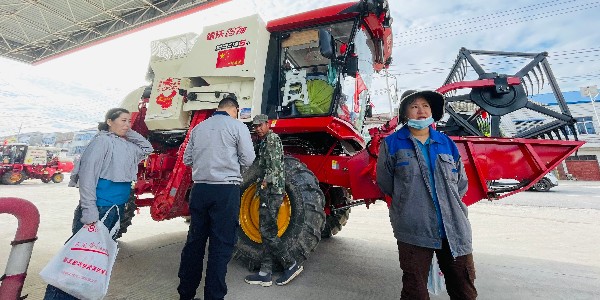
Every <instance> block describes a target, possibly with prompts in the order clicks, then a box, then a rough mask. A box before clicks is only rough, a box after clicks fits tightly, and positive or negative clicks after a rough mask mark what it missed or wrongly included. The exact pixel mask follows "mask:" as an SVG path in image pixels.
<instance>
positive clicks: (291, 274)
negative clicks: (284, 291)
mask: <svg viewBox="0 0 600 300" xmlns="http://www.w3.org/2000/svg"><path fill="white" fill-rule="evenodd" d="M302 270H304V267H303V266H300V265H298V264H294V265H293V266H292V267H291V268H289V269H286V270H285V271H283V275H281V277H279V278H277V280H275V283H277V285H286V284H288V283H289V282H290V281H292V279H294V278H295V277H296V276H298V274H300V273H301V272H302Z"/></svg>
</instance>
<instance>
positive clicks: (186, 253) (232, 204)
mask: <svg viewBox="0 0 600 300" xmlns="http://www.w3.org/2000/svg"><path fill="white" fill-rule="evenodd" d="M190 213H191V222H190V229H189V231H188V235H187V241H186V242H185V246H184V247H183V251H182V252H181V264H180V265H179V274H178V275H179V286H178V287H177V291H178V292H179V296H180V299H181V300H191V299H193V298H194V297H195V296H196V289H198V286H199V285H200V281H201V279H202V269H203V261H204V250H205V249H206V242H207V241H208V261H207V265H206V278H205V281H204V299H205V300H212V299H223V298H224V297H225V295H226V294H227V284H226V283H225V275H226V274H227V264H228V263H229V261H230V260H231V255H232V253H233V249H234V247H235V243H236V241H237V236H236V232H237V227H238V225H239V213H240V187H239V185H234V184H204V183H195V184H194V187H193V188H192V193H191V198H190Z"/></svg>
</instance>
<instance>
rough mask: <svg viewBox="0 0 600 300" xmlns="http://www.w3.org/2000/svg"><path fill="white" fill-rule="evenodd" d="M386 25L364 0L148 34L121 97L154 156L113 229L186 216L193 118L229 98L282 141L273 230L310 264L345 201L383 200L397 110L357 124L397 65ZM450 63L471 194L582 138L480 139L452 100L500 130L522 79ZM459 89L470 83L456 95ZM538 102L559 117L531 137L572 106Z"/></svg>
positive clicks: (243, 115)
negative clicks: (263, 119)
mask: <svg viewBox="0 0 600 300" xmlns="http://www.w3.org/2000/svg"><path fill="white" fill-rule="evenodd" d="M391 21H392V20H391V18H390V14H389V7H388V1H385V0H376V1H359V2H350V3H344V4H339V5H334V6H330V7H326V8H322V9H317V10H313V11H309V12H305V13H301V14H298V15H293V16H289V17H286V18H282V19H277V20H273V21H270V22H268V23H267V24H265V23H264V22H263V21H262V20H261V18H260V17H259V16H258V15H253V16H248V17H244V18H241V19H238V20H233V21H230V22H226V23H222V24H217V25H212V26H207V27H205V28H204V30H203V32H202V33H201V34H200V35H195V34H186V35H181V36H177V37H173V38H169V39H164V40H160V41H156V42H153V44H152V49H153V55H152V58H151V62H150V68H149V70H148V79H149V81H151V82H152V85H150V86H147V87H142V88H139V89H138V90H136V91H134V92H132V93H131V94H130V95H128V96H127V98H126V99H125V101H124V103H123V107H125V108H128V109H130V111H132V112H133V118H132V127H133V128H134V129H135V130H137V131H138V132H140V133H142V134H144V135H146V136H147V137H148V138H149V140H150V141H151V142H152V143H153V146H154V149H155V152H154V153H152V154H151V155H150V156H149V157H148V159H147V160H146V161H145V162H144V163H143V164H140V169H139V173H138V181H137V183H136V186H135V189H134V191H135V193H134V197H133V199H132V201H130V203H129V204H128V206H127V208H126V214H127V216H126V217H125V218H124V219H123V220H122V221H123V224H122V225H121V228H122V231H121V233H123V232H124V231H126V228H127V226H128V225H130V224H131V217H132V216H133V211H134V209H135V206H136V205H137V206H150V207H151V210H150V211H151V214H152V217H153V218H154V219H155V220H157V221H160V220H165V219H170V218H175V217H179V216H186V215H188V214H189V212H188V205H187V201H188V195H189V190H190V188H191V185H192V182H191V170H190V168H188V167H186V166H185V165H183V162H182V157H183V151H184V149H185V147H186V145H187V139H188V136H189V132H190V131H191V130H192V128H193V127H194V126H196V125H197V124H199V123H200V122H202V121H203V120H205V119H206V118H208V117H210V116H211V114H212V112H213V111H214V110H215V109H216V106H217V104H218V102H219V101H220V100H221V99H222V98H223V97H224V96H226V95H234V96H235V97H236V98H237V99H238V101H239V104H240V111H239V115H238V117H239V120H240V121H242V122H245V123H246V124H248V125H249V124H250V120H251V119H252V117H253V116H255V115H257V114H260V113H263V114H267V115H268V116H269V118H270V119H271V120H272V121H271V123H270V127H271V129H272V130H273V131H274V132H275V133H277V134H279V136H280V137H281V140H282V143H283V146H284V152H285V154H286V157H285V172H286V195H285V196H284V201H283V205H282V207H281V209H280V211H279V218H278V225H279V236H280V237H281V239H282V241H283V243H285V245H286V248H287V249H289V251H290V253H291V254H292V255H293V256H294V258H295V259H296V260H297V261H299V262H301V261H304V260H305V259H306V258H307V257H308V256H309V254H310V252H311V251H312V250H313V249H314V248H315V247H316V246H317V245H318V243H319V241H320V240H321V238H322V237H330V236H332V235H334V234H336V233H337V232H339V230H341V229H342V227H343V225H345V224H346V222H347V220H348V218H349V214H350V208H351V207H352V206H356V205H361V204H366V205H369V204H371V203H373V202H375V201H376V200H382V199H384V195H383V194H382V193H381V191H380V190H379V188H378V187H377V185H376V184H375V162H376V159H377V152H378V149H379V143H380V141H381V139H382V138H383V137H385V136H387V135H389V134H390V133H391V132H393V131H394V130H395V129H396V127H397V119H393V120H390V122H388V123H387V124H385V125H383V126H382V127H380V128H373V129H371V130H369V133H370V135H371V140H370V141H368V142H367V141H365V139H364V138H363V135H362V134H361V131H362V129H363V127H364V121H365V118H366V117H367V116H368V115H369V109H368V108H369V106H370V105H369V96H368V95H369V88H370V87H371V86H372V82H371V81H372V75H373V74H374V73H376V72H380V71H382V70H384V69H386V68H387V67H388V66H389V65H390V63H391V61H392V60H391V54H392V45H393V35H392V31H391V26H390V25H391ZM544 59H545V57H544ZM544 62H545V60H544ZM540 63H542V60H537V62H536V63H535V64H530V65H528V67H527V68H526V69H530V68H537V67H536V66H537V65H539V64H540ZM546 64H547V63H546ZM457 65H458V66H460V68H458V69H457V70H458V71H456V72H458V73H457V74H458V75H454V74H451V75H450V76H449V78H450V80H449V81H448V82H447V83H446V84H445V85H444V86H443V87H441V88H440V89H439V91H440V92H442V93H444V94H445V95H446V96H447V99H448V104H447V106H446V109H447V112H448V113H449V114H450V115H451V116H452V118H451V119H446V120H445V123H444V124H438V126H440V127H439V128H440V129H442V130H443V131H445V132H447V133H448V134H449V135H453V136H455V137H454V139H455V141H456V142H457V144H458V145H459V148H460V150H461V154H462V158H463V160H464V162H465V166H466V168H467V174H468V176H469V184H470V186H469V192H468V194H467V196H466V197H465V199H464V201H465V203H467V204H473V203H475V202H477V201H479V200H481V199H496V198H500V197H503V196H506V195H508V194H509V193H513V192H518V191H520V190H521V189H524V188H527V187H528V184H529V183H530V182H533V181H535V180H536V178H537V179H539V178H541V177H542V176H543V175H544V173H546V172H548V171H549V170H550V169H551V168H554V167H555V166H556V165H557V164H558V163H560V162H561V161H562V160H564V159H565V158H566V157H567V156H568V155H570V154H571V153H573V152H574V151H575V150H576V149H577V148H578V147H580V146H581V144H582V142H578V141H563V140H558V139H554V140H543V139H531V138H530V137H532V136H523V137H500V136H499V134H497V135H492V136H486V135H485V134H481V131H479V130H473V129H476V128H473V126H472V125H471V126H467V125H468V124H469V122H471V121H472V120H471V119H469V117H467V119H466V121H465V120H463V121H461V120H460V119H457V118H455V115H457V114H456V113H454V114H453V111H452V106H453V103H455V102H457V103H458V101H470V102H473V103H475V104H476V105H477V106H479V107H481V110H479V109H477V110H476V113H477V115H478V116H481V115H482V114H483V113H485V114H489V115H490V116H491V117H490V118H491V120H492V122H491V125H492V128H495V127H494V126H496V124H498V123H497V122H496V121H497V120H498V118H499V117H500V116H502V115H504V114H506V113H508V112H510V110H513V109H516V108H517V107H519V106H521V105H523V103H524V102H528V99H527V93H523V92H522V89H524V87H523V85H524V84H525V81H524V78H527V77H526V76H525V75H526V74H516V75H514V76H505V75H498V74H495V73H486V72H482V75H481V76H480V78H476V79H475V80H473V81H465V80H463V79H464V76H462V74H463V70H464V69H465V67H464V63H460V64H459V63H457ZM548 72H550V71H549V67H548V70H546V73H545V74H548ZM550 74H551V73H550ZM461 76H462V78H461ZM552 78H553V77H552ZM464 88H469V89H470V90H471V93H470V94H468V95H467V96H455V95H454V93H455V91H458V90H461V89H464ZM553 89H554V87H553ZM556 89H558V87H556ZM475 95H480V96H479V98H475V97H474V96H475ZM511 99H512V100H511ZM496 102H498V103H501V104H500V105H496V104H495V103H496ZM512 102H517V103H519V104H518V105H513V104H512ZM563 102H564V101H563ZM489 103H491V104H489ZM506 103H508V105H507V104H506ZM484 104H488V105H484ZM527 105H528V104H525V106H527ZM495 106H502V107H508V109H507V110H508V112H506V113H505V112H503V111H501V112H498V111H496V110H494V109H492V108H494V107H495ZM535 108H537V107H535ZM565 108H566V106H565ZM540 110H541V109H540ZM543 111H544V112H545V113H546V114H547V115H551V116H554V117H558V118H557V119H559V120H560V122H561V123H560V122H559V123H560V124H557V125H556V127H551V128H550V127H548V128H546V129H544V130H541V131H539V132H537V133H538V134H539V135H541V134H545V133H547V132H554V130H555V129H556V130H559V128H561V126H563V127H564V126H571V125H572V124H573V122H574V121H573V118H572V117H571V116H570V113H569V112H568V109H567V111H566V112H564V111H563V112H562V113H550V112H549V111H546V110H543ZM455 124H459V125H455ZM553 126H554V125H553ZM465 128H467V129H469V130H470V131H465ZM548 130H550V131H548ZM491 132H492V134H493V133H497V132H498V130H496V129H492V131H491ZM467 135H468V137H467ZM488 135H489V134H488ZM207 142H208V141H207ZM257 171H258V170H257V166H253V167H251V168H250V170H249V171H248V172H246V173H245V174H244V183H243V184H242V186H241V189H242V197H241V207H240V224H241V229H240V231H239V240H238V245H237V252H236V257H237V258H239V259H241V260H242V261H244V262H245V263H246V264H247V266H248V267H249V268H255V267H257V266H258V263H259V261H260V253H261V242H262V241H261V237H260V232H259V229H258V224H259V223H258V222H259V220H258V204H259V199H258V197H257V196H255V191H256V180H255V179H256V176H257ZM497 178H514V179H518V180H519V181H520V182H523V184H521V185H519V187H518V188H516V189H513V190H510V191H509V190H494V189H493V188H492V187H491V186H490V185H489V184H488V183H489V182H490V181H492V180H495V179H497ZM525 182H527V184H525Z"/></svg>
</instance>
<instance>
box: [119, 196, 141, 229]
mask: <svg viewBox="0 0 600 300" xmlns="http://www.w3.org/2000/svg"><path fill="white" fill-rule="evenodd" d="M136 209H137V205H136V204H135V196H133V195H131V197H129V201H127V203H125V209H124V210H123V211H122V212H121V216H122V217H121V223H120V225H121V227H120V228H119V232H118V233H117V238H120V237H122V236H123V234H124V233H126V232H127V228H128V227H129V225H131V221H132V220H133V217H134V216H135V211H136Z"/></svg>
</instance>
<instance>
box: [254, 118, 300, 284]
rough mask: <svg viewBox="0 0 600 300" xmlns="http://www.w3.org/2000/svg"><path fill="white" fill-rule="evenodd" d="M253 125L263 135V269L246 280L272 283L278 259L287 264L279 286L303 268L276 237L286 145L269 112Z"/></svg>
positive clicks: (260, 179)
mask: <svg viewBox="0 0 600 300" xmlns="http://www.w3.org/2000/svg"><path fill="white" fill-rule="evenodd" d="M252 126H253V127H254V129H255V131H256V134H257V135H258V137H259V138H260V142H259V145H258V156H259V161H258V164H259V168H260V175H259V177H258V181H257V190H258V193H259V196H260V208H259V217H260V219H259V220H260V221H259V226H260V234H261V237H262V244H263V252H262V262H261V266H260V272H259V273H256V274H252V275H248V276H246V278H245V281H246V282H247V283H249V284H260V285H261V286H271V285H272V283H273V282H272V279H271V273H272V271H273V259H274V258H275V259H277V260H278V261H279V262H280V263H281V265H282V266H283V267H284V271H283V275H282V276H281V277H279V278H278V279H277V280H276V281H275V282H276V283H277V285H285V284H287V283H289V282H290V281H292V279H294V278H295V277H296V276H298V274H300V272H302V270H303V269H304V268H303V266H301V265H299V264H297V263H296V261H295V260H294V258H292V257H291V255H290V254H289V252H287V250H286V249H285V246H284V245H283V243H282V242H281V239H280V238H279V237H278V236H277V231H278V228H277V215H278V213H279V208H280V207H281V203H282V202H283V195H284V194H285V174H284V166H283V146H282V145H281V139H280V138H279V136H278V135H277V134H276V133H274V132H273V131H271V130H270V129H269V119H268V117H267V116H266V115H256V116H255V117H254V119H253V120H252Z"/></svg>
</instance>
